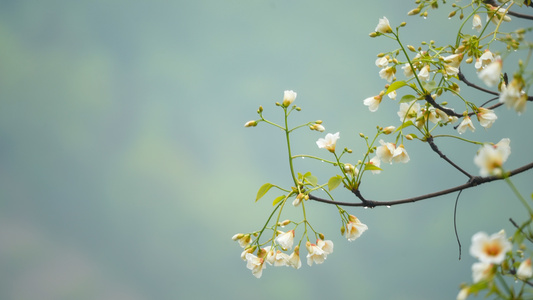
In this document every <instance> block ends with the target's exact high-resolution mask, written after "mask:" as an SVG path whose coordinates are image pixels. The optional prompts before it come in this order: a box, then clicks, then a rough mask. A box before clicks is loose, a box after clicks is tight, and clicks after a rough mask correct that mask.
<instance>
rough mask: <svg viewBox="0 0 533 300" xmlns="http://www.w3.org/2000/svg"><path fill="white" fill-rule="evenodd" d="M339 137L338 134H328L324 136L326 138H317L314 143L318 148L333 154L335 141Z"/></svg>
mask: <svg viewBox="0 0 533 300" xmlns="http://www.w3.org/2000/svg"><path fill="white" fill-rule="evenodd" d="M339 135H340V133H338V132H337V133H335V134H331V133H328V134H326V138H324V139H323V138H319V139H318V141H316V144H317V146H318V148H325V149H327V150H328V151H329V152H335V146H336V144H337V140H338V139H339V137H340V136H339Z"/></svg>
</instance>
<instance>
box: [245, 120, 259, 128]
mask: <svg viewBox="0 0 533 300" xmlns="http://www.w3.org/2000/svg"><path fill="white" fill-rule="evenodd" d="M255 126H257V121H254V120H252V121H248V122H246V124H244V127H255Z"/></svg>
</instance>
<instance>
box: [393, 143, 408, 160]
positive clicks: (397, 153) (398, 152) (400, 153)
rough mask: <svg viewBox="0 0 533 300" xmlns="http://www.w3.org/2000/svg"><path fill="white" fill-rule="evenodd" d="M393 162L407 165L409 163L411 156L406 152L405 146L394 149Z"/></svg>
mask: <svg viewBox="0 0 533 300" xmlns="http://www.w3.org/2000/svg"><path fill="white" fill-rule="evenodd" d="M392 161H393V162H395V163H400V162H401V163H407V162H408V161H409V155H407V151H405V148H404V147H403V144H401V145H400V146H398V147H396V149H394V154H393V156H392Z"/></svg>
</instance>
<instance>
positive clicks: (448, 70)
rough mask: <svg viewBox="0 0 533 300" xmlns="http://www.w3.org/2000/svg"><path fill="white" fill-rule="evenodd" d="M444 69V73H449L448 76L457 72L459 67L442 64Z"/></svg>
mask: <svg viewBox="0 0 533 300" xmlns="http://www.w3.org/2000/svg"><path fill="white" fill-rule="evenodd" d="M444 71H445V72H446V75H449V76H453V75H457V74H459V68H457V67H454V66H452V65H444Z"/></svg>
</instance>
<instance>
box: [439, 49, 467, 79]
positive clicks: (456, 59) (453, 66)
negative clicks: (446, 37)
mask: <svg viewBox="0 0 533 300" xmlns="http://www.w3.org/2000/svg"><path fill="white" fill-rule="evenodd" d="M443 60H444V62H446V63H447V64H445V65H444V70H445V72H446V74H447V75H449V76H453V75H457V74H458V73H459V65H460V64H461V61H462V60H463V53H459V54H452V55H448V56H446V57H444V58H443Z"/></svg>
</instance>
